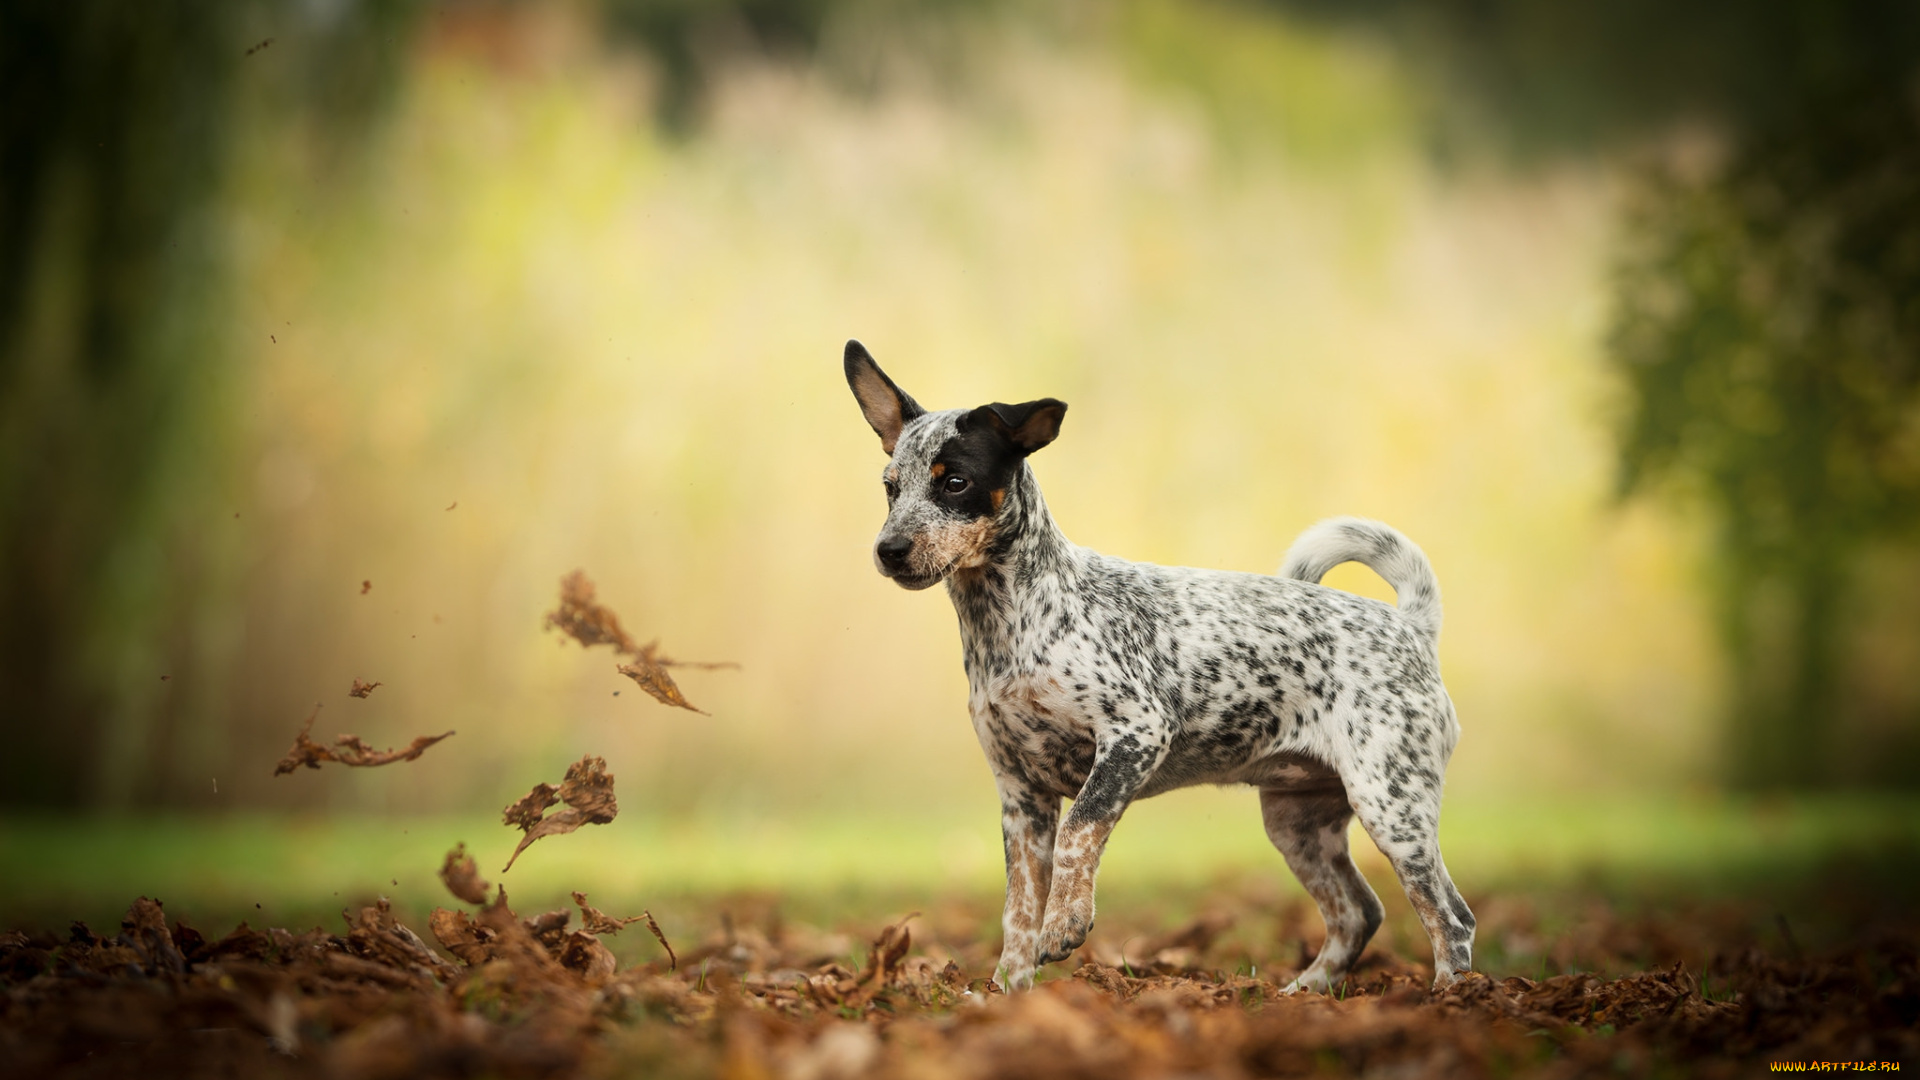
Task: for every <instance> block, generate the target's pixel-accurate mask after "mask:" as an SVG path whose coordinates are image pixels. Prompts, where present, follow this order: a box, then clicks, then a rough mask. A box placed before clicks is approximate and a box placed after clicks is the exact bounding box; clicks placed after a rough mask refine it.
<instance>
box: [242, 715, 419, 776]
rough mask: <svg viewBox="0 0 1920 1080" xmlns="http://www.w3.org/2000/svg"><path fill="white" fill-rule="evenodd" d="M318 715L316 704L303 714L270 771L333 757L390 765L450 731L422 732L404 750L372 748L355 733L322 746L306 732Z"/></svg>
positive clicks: (366, 765) (317, 764)
mask: <svg viewBox="0 0 1920 1080" xmlns="http://www.w3.org/2000/svg"><path fill="white" fill-rule="evenodd" d="M319 715H320V706H318V705H315V706H314V707H313V711H312V712H310V713H308V714H307V722H306V723H305V724H303V725H301V728H300V734H299V735H298V736H296V737H295V738H294V740H293V749H291V750H289V751H287V756H286V757H283V758H281V759H280V764H278V765H275V766H274V767H273V775H275V776H280V775H282V774H283V773H290V772H292V771H294V770H295V769H298V768H299V767H300V766H302V765H305V766H306V767H307V768H309V769H317V768H319V767H320V763H321V762H323V761H337V762H339V763H340V764H342V765H351V766H354V767H356V768H370V767H372V766H375V765H391V764H393V763H394V762H396V761H412V760H414V759H415V758H417V757H419V756H420V755H421V754H423V753H425V752H426V749H427V747H429V746H432V745H433V744H434V743H437V742H439V741H440V740H441V739H444V738H447V737H448V736H450V735H452V734H453V732H451V731H449V732H447V733H446V734H444V735H422V736H420V737H419V738H417V739H415V740H413V742H412V743H411V744H410V745H408V747H407V748H406V749H405V750H375V749H373V748H372V747H370V746H368V745H367V744H366V743H364V742H362V741H361V740H360V736H358V735H340V736H337V737H336V738H335V739H334V740H333V743H334V744H333V745H332V746H330V747H329V746H322V745H320V744H319V743H317V742H314V741H313V739H312V737H311V736H309V735H308V734H307V733H308V732H309V731H312V730H313V721H314V718H315V717H318V716H319Z"/></svg>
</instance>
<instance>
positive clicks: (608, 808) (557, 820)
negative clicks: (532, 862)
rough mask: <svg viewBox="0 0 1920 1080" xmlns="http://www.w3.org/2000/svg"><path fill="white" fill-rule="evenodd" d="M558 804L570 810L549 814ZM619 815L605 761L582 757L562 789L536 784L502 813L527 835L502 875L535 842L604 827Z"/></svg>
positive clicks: (570, 767)
mask: <svg viewBox="0 0 1920 1080" xmlns="http://www.w3.org/2000/svg"><path fill="white" fill-rule="evenodd" d="M556 802H564V803H566V804H567V808H566V809H565V810H560V811H557V812H555V813H552V814H547V813H546V812H545V811H546V809H547V808H548V807H550V806H552V805H553V804H554V803H556ZM619 812H620V804H619V803H617V802H615V801H614V797H613V774H612V773H610V772H608V771H607V763H606V761H605V760H604V759H602V758H598V757H594V756H593V755H592V754H589V755H587V756H586V757H583V758H581V759H580V760H579V761H576V762H574V763H573V764H572V765H569V766H567V776H566V779H565V780H563V781H561V783H560V786H559V787H557V788H556V787H554V786H553V785H552V784H547V783H540V784H536V785H534V788H533V790H532V791H529V792H528V793H527V794H526V795H525V796H524V797H522V798H520V799H519V800H518V801H516V802H514V803H511V804H510V805H508V806H507V808H506V809H505V810H504V811H502V812H501V821H502V822H503V823H504V824H507V825H512V826H515V827H516V828H519V829H520V830H522V831H524V832H525V833H526V834H527V835H525V836H523V837H521V838H520V846H519V847H516V848H514V849H513V855H512V857H511V858H509V859H507V865H506V866H505V867H503V868H502V869H501V871H500V872H501V873H503V874H504V873H506V872H507V871H508V870H511V869H513V863H514V860H515V859H518V858H519V857H520V853H521V852H523V851H525V850H527V845H528V844H531V843H533V842H534V841H535V840H538V839H540V838H541V837H543V836H557V835H559V834H561V833H570V832H572V831H573V830H575V829H578V828H579V827H580V826H582V825H605V824H606V823H607V822H609V821H612V820H613V819H614V816H615V815H616V814H618V813H619Z"/></svg>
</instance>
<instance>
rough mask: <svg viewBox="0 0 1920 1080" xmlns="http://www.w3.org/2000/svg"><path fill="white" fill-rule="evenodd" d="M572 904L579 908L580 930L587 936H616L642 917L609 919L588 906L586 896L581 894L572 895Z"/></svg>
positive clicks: (599, 911) (595, 908) (598, 910)
mask: <svg viewBox="0 0 1920 1080" xmlns="http://www.w3.org/2000/svg"><path fill="white" fill-rule="evenodd" d="M573 902H574V903H575V904H577V905H579V907H580V928H581V929H583V930H585V931H586V932H587V933H589V934H617V933H619V932H620V931H621V930H623V929H625V927H626V925H627V924H628V923H637V922H639V921H640V920H641V918H642V917H643V916H639V915H635V916H633V917H631V918H626V919H615V918H611V917H609V916H607V915H606V914H605V913H603V912H602V911H601V910H600V909H599V908H597V907H592V906H590V905H588V903H587V894H586V893H583V892H577V893H574V894H573Z"/></svg>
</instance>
